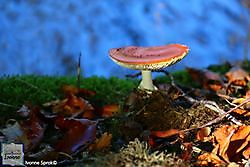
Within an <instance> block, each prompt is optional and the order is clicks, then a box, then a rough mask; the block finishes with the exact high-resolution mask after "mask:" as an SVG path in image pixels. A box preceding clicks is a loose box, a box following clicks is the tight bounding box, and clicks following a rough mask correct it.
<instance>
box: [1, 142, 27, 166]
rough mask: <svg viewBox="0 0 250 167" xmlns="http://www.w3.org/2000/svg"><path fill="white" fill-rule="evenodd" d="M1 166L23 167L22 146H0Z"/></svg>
mask: <svg viewBox="0 0 250 167" xmlns="http://www.w3.org/2000/svg"><path fill="white" fill-rule="evenodd" d="M1 148H2V149H1V156H2V165H11V166H17V165H18V166H20V165H21V166H24V153H23V144H15V143H2V144H1Z"/></svg>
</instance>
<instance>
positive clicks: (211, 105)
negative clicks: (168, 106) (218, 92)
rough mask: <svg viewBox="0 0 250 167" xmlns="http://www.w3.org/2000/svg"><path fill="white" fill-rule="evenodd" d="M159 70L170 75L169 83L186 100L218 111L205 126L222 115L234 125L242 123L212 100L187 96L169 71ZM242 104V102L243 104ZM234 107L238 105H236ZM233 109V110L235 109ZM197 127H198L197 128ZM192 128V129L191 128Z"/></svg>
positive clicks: (215, 121) (218, 119)
mask: <svg viewBox="0 0 250 167" xmlns="http://www.w3.org/2000/svg"><path fill="white" fill-rule="evenodd" d="M159 72H163V73H164V74H166V75H168V76H169V77H170V80H171V85H172V86H173V87H175V88H176V89H177V90H178V91H179V92H181V94H182V95H181V96H183V97H184V98H185V99H186V100H188V101H189V102H190V103H192V104H195V103H197V104H203V105H204V106H205V107H208V108H209V109H211V110H213V111H216V112H217V113H219V114H220V116H219V117H217V118H216V119H214V120H212V121H210V122H211V123H210V122H208V123H207V124H208V125H207V124H205V125H206V126H209V125H212V124H214V123H217V122H219V121H221V120H222V119H223V118H224V117H226V118H227V119H228V120H230V121H232V122H233V123H235V124H236V125H242V123H241V122H240V121H238V120H237V119H236V118H234V117H233V116H231V115H230V113H231V112H232V111H230V112H229V111H228V112H225V111H224V110H222V109H220V107H219V106H218V104H217V103H216V102H214V101H209V100H196V99H194V98H192V97H190V96H188V95H186V93H185V92H184V91H183V90H182V89H181V88H180V87H178V86H177V85H176V84H175V82H174V77H173V76H172V75H171V74H170V73H168V72H167V71H164V70H159ZM249 101H250V99H249ZM245 103H247V102H245ZM243 105H244V104H243ZM236 107H238V106H236ZM239 107H241V106H239ZM235 109H237V108H235ZM235 109H234V110H235ZM205 125H202V126H201V127H199V128H203V127H205ZM199 128H198V129H199ZM191 130H192V129H191Z"/></svg>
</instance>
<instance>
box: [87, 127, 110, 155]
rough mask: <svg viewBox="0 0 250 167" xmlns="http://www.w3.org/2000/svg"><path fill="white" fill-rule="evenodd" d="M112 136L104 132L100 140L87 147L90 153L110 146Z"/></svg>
mask: <svg viewBox="0 0 250 167" xmlns="http://www.w3.org/2000/svg"><path fill="white" fill-rule="evenodd" d="M111 139H112V134H108V133H107V132H105V133H104V134H102V136H101V138H99V139H96V141H95V142H94V143H93V144H91V145H90V146H89V150H90V151H100V150H103V149H105V148H107V147H110V145H111Z"/></svg>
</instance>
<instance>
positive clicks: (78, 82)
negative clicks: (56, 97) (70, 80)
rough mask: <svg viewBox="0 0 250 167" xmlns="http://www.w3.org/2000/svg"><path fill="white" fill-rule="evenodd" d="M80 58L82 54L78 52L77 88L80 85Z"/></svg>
mask: <svg viewBox="0 0 250 167" xmlns="http://www.w3.org/2000/svg"><path fill="white" fill-rule="evenodd" d="M81 57H82V53H81V52H80V55H79V58H78V64H77V84H76V85H77V88H80V84H81Z"/></svg>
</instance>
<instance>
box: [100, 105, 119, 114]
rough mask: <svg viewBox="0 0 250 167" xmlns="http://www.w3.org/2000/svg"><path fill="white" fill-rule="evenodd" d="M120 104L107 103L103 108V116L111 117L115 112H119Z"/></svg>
mask: <svg viewBox="0 0 250 167" xmlns="http://www.w3.org/2000/svg"><path fill="white" fill-rule="evenodd" d="M119 110H120V109H119V105H117V104H109V105H105V106H104V107H103V108H102V114H101V115H102V117H110V116H113V115H114V114H115V113H118V112H119Z"/></svg>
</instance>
